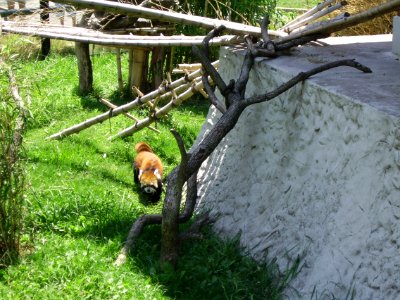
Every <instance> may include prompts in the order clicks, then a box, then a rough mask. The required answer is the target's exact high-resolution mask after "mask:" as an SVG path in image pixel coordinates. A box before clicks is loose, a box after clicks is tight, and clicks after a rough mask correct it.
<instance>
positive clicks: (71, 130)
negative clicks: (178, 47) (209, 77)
mask: <svg viewBox="0 0 400 300" xmlns="http://www.w3.org/2000/svg"><path fill="white" fill-rule="evenodd" d="M217 64H218V61H216V62H214V63H213V65H214V66H215V65H217ZM201 74H202V70H198V71H196V72H193V73H191V74H190V75H188V76H184V77H182V78H180V79H178V80H175V81H174V82H172V83H171V84H169V85H167V86H165V87H159V88H158V89H157V90H155V91H153V92H151V93H149V94H146V95H145V96H143V97H137V98H136V99H135V100H134V101H132V102H129V103H127V104H124V105H121V106H119V107H117V108H115V109H113V110H112V111H111V112H105V113H102V114H100V115H97V116H95V117H93V118H90V119H87V120H85V121H83V122H81V123H79V124H75V125H73V126H71V127H69V128H66V129H64V130H62V131H60V132H57V133H55V134H53V135H51V136H49V137H48V139H54V140H58V139H62V138H65V137H67V136H69V135H71V134H74V133H78V132H80V131H82V130H84V129H87V128H89V127H91V126H93V125H95V124H97V123H101V122H104V121H105V120H108V119H110V118H112V117H116V116H118V115H120V114H123V113H126V112H128V111H130V110H131V109H133V108H135V107H138V106H140V105H142V104H144V103H146V102H147V101H150V100H151V99H155V98H156V97H158V96H161V95H163V94H166V93H168V92H170V91H172V90H173V89H176V88H178V87H179V88H181V86H182V87H184V86H185V84H187V85H190V82H191V81H192V80H193V79H195V78H196V77H198V76H200V75H201Z"/></svg>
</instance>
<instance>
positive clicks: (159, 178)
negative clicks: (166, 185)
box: [154, 169, 161, 180]
mask: <svg viewBox="0 0 400 300" xmlns="http://www.w3.org/2000/svg"><path fill="white" fill-rule="evenodd" d="M154 175H156V178H157V180H161V175H160V171H158V169H155V170H154Z"/></svg>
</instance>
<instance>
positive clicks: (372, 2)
mask: <svg viewBox="0 0 400 300" xmlns="http://www.w3.org/2000/svg"><path fill="white" fill-rule="evenodd" d="M347 2H348V4H347V5H346V6H345V7H344V8H343V11H347V12H349V13H350V14H351V15H355V14H357V13H359V12H362V11H366V10H368V9H370V8H372V7H374V6H377V5H379V4H382V3H386V2H387V0H348V1H347ZM394 15H396V13H389V14H386V15H383V16H381V17H378V18H375V19H373V20H371V21H368V22H365V23H362V24H359V25H356V26H352V27H349V28H346V29H344V30H341V31H339V32H338V33H337V35H340V36H342V35H373V34H386V33H392V28H393V16H394Z"/></svg>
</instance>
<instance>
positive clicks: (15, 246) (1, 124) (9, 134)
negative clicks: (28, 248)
mask: <svg viewBox="0 0 400 300" xmlns="http://www.w3.org/2000/svg"><path fill="white" fill-rule="evenodd" d="M3 95H4V94H3ZM16 118H17V112H16V108H15V105H13V103H12V101H11V99H10V98H8V97H4V98H3V99H1V102H0V141H1V142H0V265H1V266H4V265H9V264H11V263H13V262H14V261H15V260H16V259H17V258H18V255H19V240H20V232H21V229H22V228H21V227H22V222H21V221H22V209H23V192H24V175H25V174H24V169H23V166H22V162H21V160H20V158H21V155H22V152H21V150H20V148H19V147H18V145H15V140H14V132H15V126H16V124H15V123H16V122H15V120H16Z"/></svg>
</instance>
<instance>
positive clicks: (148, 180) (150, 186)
mask: <svg viewBox="0 0 400 300" xmlns="http://www.w3.org/2000/svg"><path fill="white" fill-rule="evenodd" d="M139 181H140V187H141V189H142V190H143V191H144V192H145V193H146V194H156V193H157V192H158V191H160V190H161V188H162V187H161V185H162V181H161V175H160V173H159V172H158V170H157V169H155V170H145V171H141V170H140V171H139Z"/></svg>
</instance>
